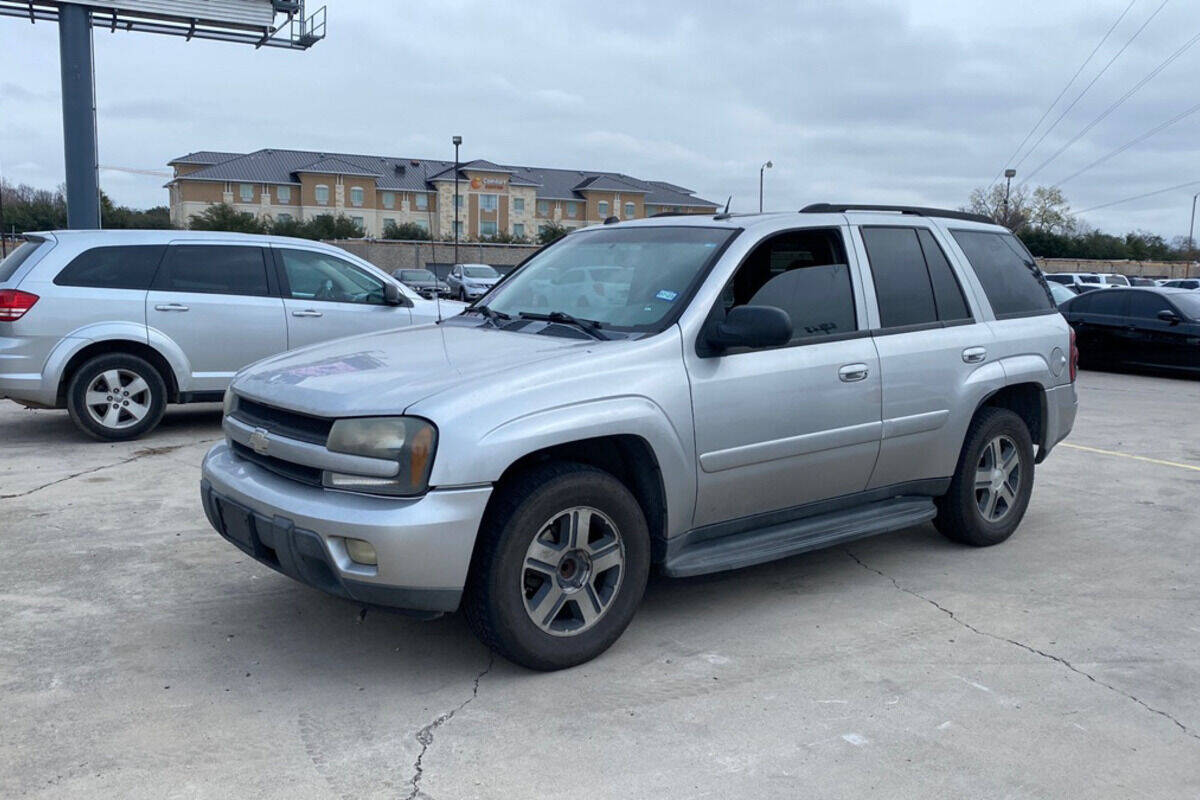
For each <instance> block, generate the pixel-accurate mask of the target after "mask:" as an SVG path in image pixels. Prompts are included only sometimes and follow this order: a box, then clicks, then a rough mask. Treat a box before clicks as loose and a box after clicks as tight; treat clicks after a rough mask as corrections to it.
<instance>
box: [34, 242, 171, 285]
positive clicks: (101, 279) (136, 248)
mask: <svg viewBox="0 0 1200 800" xmlns="http://www.w3.org/2000/svg"><path fill="white" fill-rule="evenodd" d="M166 249H167V248H166V245H150V244H147V245H124V246H118V247H93V248H92V249H91V250H85V251H84V252H82V253H80V254H79V255H77V256H75V258H73V259H71V263H70V264H67V266H66V267H64V268H63V270H62V272H60V273H58V275H56V276H55V278H54V283H55V284H56V285H58V286H88V287H92V288H97V289H143V290H144V289H149V288H150V281H152V280H154V271H155V270H156V269H158V262H159V261H161V260H162V254H163V251H164V250H166Z"/></svg>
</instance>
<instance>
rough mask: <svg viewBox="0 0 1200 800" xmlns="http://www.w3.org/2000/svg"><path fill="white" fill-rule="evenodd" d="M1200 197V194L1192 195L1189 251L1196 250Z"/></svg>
mask: <svg viewBox="0 0 1200 800" xmlns="http://www.w3.org/2000/svg"><path fill="white" fill-rule="evenodd" d="M1197 197H1200V192H1196V193H1195V194H1194V195H1192V221H1191V224H1189V225H1188V250H1195V249H1196V240H1195V239H1194V238H1193V237H1194V236H1195V234H1196V198H1197Z"/></svg>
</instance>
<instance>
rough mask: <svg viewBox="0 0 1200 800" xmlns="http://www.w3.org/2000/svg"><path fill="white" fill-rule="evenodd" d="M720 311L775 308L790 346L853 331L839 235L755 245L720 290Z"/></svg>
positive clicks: (789, 236)
mask: <svg viewBox="0 0 1200 800" xmlns="http://www.w3.org/2000/svg"><path fill="white" fill-rule="evenodd" d="M721 301H722V303H723V305H724V307H725V310H727V311H728V310H729V309H730V308H733V307H735V306H743V305H755V306H775V307H776V308H781V309H783V310H784V311H785V312H787V315H788V316H789V317H791V320H792V341H793V342H798V341H804V340H811V339H813V338H815V337H821V336H836V335H839V334H843V333H852V332H853V331H856V330H858V322H857V320H856V318H855V314H854V290H853V289H852V288H851V285H850V267H849V265H848V264H847V263H846V248H845V245H844V244H843V242H842V236H841V233H839V232H838V231H836V230H829V229H817V230H804V231H789V232H787V233H781V234H779V235H777V236H773V237H771V238H769V239H767V240H765V241H763V242H761V243H760V244H759V245H758V246H757V247H756V248H754V250H753V251H751V253H750V255H748V256H747V257H746V260H745V261H744V262H743V263H742V265H741V266H740V267H738V271H737V272H736V273H734V276H733V279H732V280H731V281H730V282H729V284H728V285H726V287H725V291H724V292H723V294H722V297H721Z"/></svg>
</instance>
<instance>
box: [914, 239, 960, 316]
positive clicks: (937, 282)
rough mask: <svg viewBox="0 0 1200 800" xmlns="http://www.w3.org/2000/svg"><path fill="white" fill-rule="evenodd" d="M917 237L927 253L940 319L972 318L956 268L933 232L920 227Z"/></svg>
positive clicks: (922, 248) (926, 257)
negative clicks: (953, 267)
mask: <svg viewBox="0 0 1200 800" xmlns="http://www.w3.org/2000/svg"><path fill="white" fill-rule="evenodd" d="M917 239H919V240H920V242H921V250H922V251H923V252H924V253H925V265H926V266H928V267H929V282H930V283H932V284H933V299H934V301H935V302H936V303H937V312H938V319H940V320H942V321H943V322H956V321H959V320H965V319H971V311H970V309H968V308H967V300H966V298H964V297H963V293H962V287H961V286H959V284H958V278H956V277H955V276H954V270H953V269H951V268H950V262H949V261H947V260H946V254H945V253H943V252H942V248H941V246H940V245H939V244H938V243H937V240H936V239H934V238H933V234H932V233H930V232H929V231H927V230H925V229H924V228H920V229H918V230H917Z"/></svg>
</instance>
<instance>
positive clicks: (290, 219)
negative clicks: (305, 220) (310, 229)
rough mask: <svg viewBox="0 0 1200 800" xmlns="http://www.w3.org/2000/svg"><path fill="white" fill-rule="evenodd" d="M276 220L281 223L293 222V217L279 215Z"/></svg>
mask: <svg viewBox="0 0 1200 800" xmlns="http://www.w3.org/2000/svg"><path fill="white" fill-rule="evenodd" d="M275 219H276V220H277V221H279V222H291V221H292V215H291V214H277V215H276V216H275Z"/></svg>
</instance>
